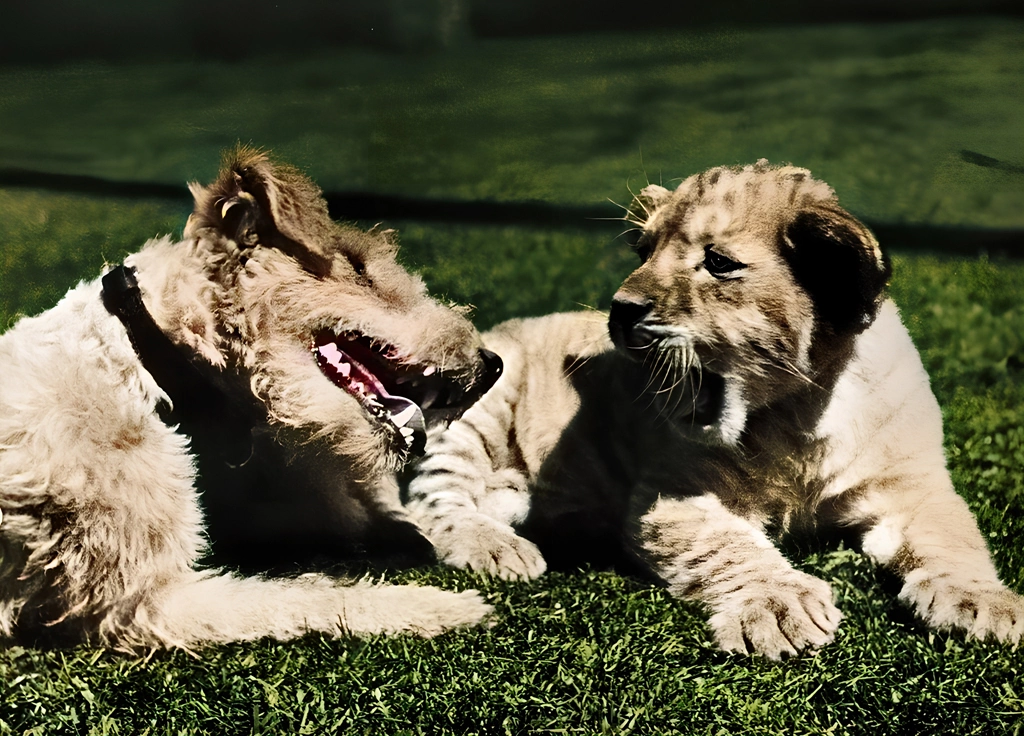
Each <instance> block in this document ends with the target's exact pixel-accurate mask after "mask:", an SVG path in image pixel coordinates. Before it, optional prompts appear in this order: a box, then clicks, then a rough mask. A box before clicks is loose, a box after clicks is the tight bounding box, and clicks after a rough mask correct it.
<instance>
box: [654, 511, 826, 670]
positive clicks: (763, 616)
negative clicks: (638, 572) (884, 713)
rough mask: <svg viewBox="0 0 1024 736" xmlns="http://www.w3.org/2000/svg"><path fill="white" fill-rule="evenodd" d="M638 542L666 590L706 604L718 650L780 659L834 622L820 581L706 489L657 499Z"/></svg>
mask: <svg viewBox="0 0 1024 736" xmlns="http://www.w3.org/2000/svg"><path fill="white" fill-rule="evenodd" d="M640 543H641V547H642V552H643V553H644V554H645V556H647V558H648V561H649V563H650V564H651V566H652V568H653V569H654V571H655V572H657V573H658V575H659V576H660V577H661V578H662V579H663V580H664V581H665V582H666V583H667V584H668V588H669V590H670V591H671V592H672V593H673V594H674V595H677V596H679V597H681V598H689V599H693V600H699V601H702V602H703V603H705V604H706V605H707V606H708V607H709V608H710V609H711V614H712V615H711V619H710V621H709V623H710V625H711V630H712V631H713V632H714V636H715V640H716V641H717V642H718V645H719V646H720V647H722V648H723V649H725V650H728V651H737V652H746V651H753V652H758V653H761V654H764V655H765V656H767V657H770V658H771V659H782V658H785V657H788V656H791V655H795V654H797V653H798V652H800V651H801V650H803V649H807V648H809V647H820V646H822V645H824V644H827V643H828V642H830V641H832V638H833V636H834V634H835V631H836V628H837V627H838V626H839V620H840V619H841V618H842V613H841V612H840V611H839V609H838V608H836V607H835V606H834V605H833V604H832V589H831V588H830V587H829V585H828V583H826V582H825V581H823V580H819V579H818V578H816V577H813V576H811V575H807V574H806V573H803V572H800V571H799V570H796V569H794V568H793V567H792V566H791V565H790V564H789V562H788V561H787V560H786V558H785V557H783V556H782V553H781V552H779V550H778V549H776V548H775V546H774V545H772V543H771V542H770V541H769V540H768V537H767V536H766V535H765V534H764V532H763V531H762V530H761V529H760V528H759V527H758V526H756V525H755V524H753V523H751V522H750V521H748V520H746V519H744V518H741V517H740V516H737V515H736V514H734V513H732V512H730V511H729V510H728V509H726V508H725V507H724V506H723V505H722V503H721V502H720V501H719V500H718V498H717V497H716V496H714V495H713V494H706V495H703V496H695V497H690V498H664V497H663V498H660V499H659V500H658V501H657V502H656V503H655V504H654V506H653V507H652V508H651V509H650V511H648V512H647V513H646V514H645V515H644V516H643V517H642V518H641V519H640Z"/></svg>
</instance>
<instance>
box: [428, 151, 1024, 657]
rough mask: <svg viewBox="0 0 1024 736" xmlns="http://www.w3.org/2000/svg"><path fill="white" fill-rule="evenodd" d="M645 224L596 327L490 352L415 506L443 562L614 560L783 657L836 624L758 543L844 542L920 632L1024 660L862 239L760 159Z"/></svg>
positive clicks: (739, 641)
mask: <svg viewBox="0 0 1024 736" xmlns="http://www.w3.org/2000/svg"><path fill="white" fill-rule="evenodd" d="M638 204H639V207H640V210H641V212H640V214H639V217H640V220H641V221H640V222H639V223H638V224H639V225H640V227H641V230H642V233H641V236H640V238H639V241H638V242H637V244H636V250H637V253H638V254H639V256H640V259H641V261H642V264H641V265H640V267H639V268H637V270H636V271H634V272H633V273H632V274H631V275H630V276H629V277H628V278H627V279H626V281H625V283H624V284H623V285H622V287H621V288H620V289H619V291H618V293H617V294H616V295H615V298H614V302H613V305H612V309H611V314H610V317H609V320H608V322H607V323H606V322H605V321H604V319H603V317H602V316H601V315H598V314H585V313H584V314H556V315H551V316H548V317H542V318H539V319H528V320H513V321H511V322H508V323H505V324H503V325H500V326H499V327H497V328H496V329H494V330H493V331H492V332H491V333H490V334H488V335H485V337H484V340H485V344H486V345H487V346H488V347H489V348H490V349H491V350H494V351H496V352H497V353H499V354H500V355H501V356H502V357H503V359H504V361H505V373H504V375H503V376H502V378H501V379H500V380H499V381H498V383H497V384H496V386H495V388H494V389H493V390H492V391H491V392H490V393H488V394H487V395H486V396H485V397H484V398H483V400H481V401H480V402H479V403H478V404H476V405H475V406H474V407H472V408H471V409H470V410H469V411H467V412H466V414H465V416H464V417H463V418H462V420H461V421H459V422H456V423H455V424H453V425H452V426H451V428H450V429H449V430H448V431H447V432H445V433H443V434H441V435H440V436H438V437H436V438H434V439H432V441H431V442H430V443H429V446H428V454H427V457H426V458H425V459H424V460H423V461H422V463H421V464H420V466H419V474H418V476H417V477H416V478H415V479H414V480H413V481H412V483H411V487H410V497H411V502H410V504H409V505H410V508H411V511H412V512H413V514H414V516H415V517H416V519H417V520H418V522H419V523H420V524H421V525H422V528H423V529H425V531H426V534H427V536H428V537H429V539H430V540H431V541H432V542H433V543H434V545H435V546H436V548H437V550H438V552H439V554H440V555H441V556H442V557H443V559H445V560H446V561H447V562H449V563H450V564H453V565H456V566H459V567H470V568H472V569H476V570H482V571H486V572H489V573H491V574H495V575H499V576H502V577H506V578H531V577H535V576H537V575H540V574H541V573H542V572H544V570H545V569H546V564H547V563H546V561H545V557H547V560H548V561H549V562H552V563H557V562H561V561H563V557H565V556H567V555H568V556H569V558H570V559H572V557H573V556H575V558H576V559H580V558H582V559H584V560H589V561H592V562H593V561H598V562H601V561H605V559H604V558H605V557H606V556H607V554H608V552H609V550H612V549H614V548H616V547H621V548H622V549H624V550H625V551H627V552H628V553H629V554H630V555H631V556H632V557H633V558H634V559H636V560H638V561H639V562H641V563H642V564H643V565H644V566H645V567H646V568H647V569H648V570H650V571H652V572H653V573H655V574H656V575H657V576H658V577H659V578H660V579H662V580H663V581H664V582H665V584H666V585H667V586H668V588H669V590H671V591H672V592H673V593H674V594H675V595H677V596H680V597H682V598H687V599H692V600H698V601H702V602H703V603H704V604H706V605H707V607H708V608H709V609H710V611H711V619H710V625H711V628H712V630H713V632H714V635H715V638H716V640H717V642H718V644H719V645H720V646H721V647H722V648H724V649H727V650H735V651H750V650H752V651H754V652H760V653H762V654H765V655H767V656H768V657H771V658H776V659H777V658H782V657H785V656H788V655H793V654H796V653H797V652H799V651H800V650H802V649H805V648H808V647H817V646H820V645H822V644H825V643H827V642H829V641H830V640H831V639H832V638H833V635H834V633H835V631H836V628H837V626H838V624H839V620H840V618H841V614H840V612H839V610H838V609H837V608H836V607H835V606H834V605H833V598H832V591H831V589H830V587H829V586H828V584H827V583H825V582H824V581H822V580H819V579H817V578H815V577H812V576H811V575H807V574H805V573H803V572H800V571H798V570H796V569H794V568H793V567H792V565H790V563H789V562H788V561H787V560H786V558H785V557H783V555H782V554H781V553H780V552H779V551H778V550H777V549H776V548H775V547H774V546H773V544H772V542H771V541H770V535H771V534H773V533H774V534H777V533H780V532H782V531H785V530H787V529H793V528H795V527H812V526H813V527H815V528H817V527H833V528H839V529H847V530H851V531H854V532H855V533H857V534H858V535H859V538H860V542H861V544H862V546H863V549H864V551H865V552H866V553H867V554H868V555H869V556H871V557H872V558H873V559H875V560H877V561H878V562H879V563H881V564H883V565H885V566H887V567H889V568H890V569H892V570H893V571H895V572H896V573H897V574H899V575H900V576H901V577H902V578H903V581H904V585H903V589H902V592H901V593H900V598H901V599H902V600H904V601H906V602H907V603H909V604H911V605H913V606H914V607H915V608H916V610H917V612H918V614H919V615H920V616H921V617H922V618H923V619H924V620H925V621H926V622H927V623H928V624H929V625H931V626H934V627H941V628H944V627H959V628H962V629H965V630H966V631H967V632H968V634H970V635H972V636H975V637H977V638H979V639H983V638H986V637H989V636H991V637H994V638H995V639H998V640H1000V641H1003V642H1010V643H1017V642H1019V640H1020V638H1021V633H1022V631H1024V599H1022V598H1021V597H1020V596H1018V595H1016V594H1015V593H1013V592H1011V591H1009V590H1008V589H1007V588H1006V587H1004V586H1003V584H1002V583H1001V582H1000V581H999V578H998V576H997V573H996V570H995V567H994V566H993V564H992V561H991V559H990V557H989V554H988V551H987V549H986V547H985V542H984V540H983V539H982V536H981V534H980V532H979V530H978V527H977V524H976V523H975V521H974V519H973V518H972V516H971V514H970V511H969V510H968V507H967V504H966V503H964V501H963V500H962V499H961V498H960V496H958V495H957V493H956V492H955V491H954V489H953V485H952V482H951V481H950V477H949V473H948V472H947V470H946V465H945V458H944V455H943V449H942V416H941V413H940V411H939V406H938V404H937V402H936V400H935V398H934V396H933V395H932V392H931V390H930V388H929V383H928V376H927V375H926V373H925V371H924V369H923V367H922V365H921V361H920V358H919V357H918V354H917V352H916V350H915V349H914V346H913V344H912V342H911V340H910V337H909V335H908V334H907V331H906V329H905V328H904V327H903V325H902V323H901V322H900V318H899V314H898V313H897V310H896V306H895V305H894V304H893V302H892V301H890V300H889V299H887V298H886V296H885V292H884V289H885V284H886V281H887V279H888V276H889V265H888V262H887V260H886V259H885V258H884V257H883V255H882V252H881V250H880V249H879V247H878V244H877V242H876V241H875V239H874V237H873V236H872V235H871V233H870V232H869V231H868V230H867V228H865V227H864V226H863V225H862V224H861V223H860V222H858V221H857V220H856V219H854V218H853V217H852V216H850V215H849V214H848V213H847V212H845V211H844V210H843V209H842V208H840V207H839V205H838V203H837V201H836V197H835V194H834V193H833V191H832V189H831V188H830V187H829V186H827V185H826V184H824V183H823V182H820V181H816V180H814V179H813V178H811V176H810V173H809V172H808V171H806V170H804V169H799V168H795V167H792V166H782V167H772V166H769V165H768V163H767V162H766V161H763V160H762V161H759V162H758V163H757V164H754V165H753V166H746V167H743V168H715V169H711V170H709V171H706V172H704V173H702V174H698V175H695V176H692V177H690V178H689V179H687V180H686V181H684V182H683V183H682V184H680V185H679V187H678V189H676V191H674V192H670V191H668V190H666V189H664V188H662V187H659V186H649V187H647V188H646V189H644V191H643V192H642V194H641V197H640V198H639V199H638ZM608 328H610V330H609V329H608ZM609 332H610V335H609ZM542 549H543V550H544V556H542V553H541V550H542Z"/></svg>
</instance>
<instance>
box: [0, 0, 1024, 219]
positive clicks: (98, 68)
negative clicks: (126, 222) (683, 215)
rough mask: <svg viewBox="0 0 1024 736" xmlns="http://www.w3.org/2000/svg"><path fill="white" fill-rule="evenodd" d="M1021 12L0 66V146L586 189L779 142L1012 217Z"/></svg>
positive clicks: (444, 182)
mask: <svg viewBox="0 0 1024 736" xmlns="http://www.w3.org/2000/svg"><path fill="white" fill-rule="evenodd" d="M1022 30H1024V22H1022V21H1021V20H1019V19H1005V18H971V19H964V18H954V19H947V20H942V21H934V22H918V23H892V24H871V25H857V24H840V25H827V26H807V27H799V26H797V27H778V28H770V29H747V30H739V31H738V30H727V29H723V30H719V31H675V32H672V33H634V34H601V35H592V36H578V37H554V38H541V39H525V40H523V39H516V40H491V41H478V42H475V43H470V44H468V45H467V46H464V47H460V48H458V49H456V50H454V51H452V52H449V53H444V54H425V55H420V56H396V55H390V54H385V53H382V52H378V53H374V52H370V51H365V50H360V49H344V50H338V51H336V52H332V53H320V54H319V55H317V56H314V57H309V58H295V57H287V58H262V59H259V58H257V59H252V60H247V61H245V62H230V63H229V62H216V61H208V60H196V61H194V62H189V63H185V62H177V63H172V62H159V63H157V62H154V63H149V64H138V65H124V66H119V65H111V64H100V63H90V64H72V63H67V64H61V65H55V66H26V67H8V68H3V67H0V90H2V93H0V116H2V118H0V119H2V120H3V124H2V125H0V161H2V162H3V165H4V166H12V167H25V168H30V169H37V170H42V171H55V172H60V173H72V174H91V175H96V176H103V177H108V178H111V179H128V180H135V179H137V180H142V181H161V182H165V183H169V184H183V183H184V182H185V180H186V179H190V178H198V179H201V180H206V179H208V178H209V177H210V176H212V174H213V173H214V170H215V167H216V164H217V161H218V158H219V152H220V151H221V150H222V149H223V148H225V147H226V146H229V145H231V144H233V143H234V142H235V141H236V140H238V139H239V138H241V139H242V140H246V141H248V140H251V141H253V142H254V143H256V144H257V145H262V146H268V147H270V148H272V149H274V150H275V151H277V152H278V153H279V154H280V155H281V156H282V157H284V158H285V159H286V160H288V161H291V162H293V163H296V164H299V165H302V166H304V167H308V168H309V169H310V170H311V172H312V173H313V174H314V175H315V176H316V178H317V179H318V181H319V182H320V183H321V185H322V186H324V188H326V189H342V190H344V189H355V190H367V191H373V192H383V193H390V194H402V195H411V196H426V197H447V198H458V199H486V198H491V199H499V200H523V199H539V200H543V201H545V202H563V203H576V204H580V203H583V204H594V203H600V202H604V200H605V199H606V198H609V197H610V198H612V199H614V200H616V201H619V202H622V201H624V200H626V199H628V195H627V193H626V187H627V185H629V186H631V187H632V188H633V189H634V190H636V189H638V188H639V187H640V186H642V185H643V184H644V183H645V182H646V180H647V179H648V178H649V179H650V180H651V181H659V180H662V179H663V178H664V180H665V181H666V183H667V182H670V181H672V180H674V179H675V178H677V177H682V176H686V175H689V174H691V173H694V172H696V171H699V170H701V169H703V168H706V167H708V166H712V165H719V164H730V163H749V162H752V161H754V160H756V159H757V158H760V157H767V158H769V159H770V160H772V161H791V162H793V163H796V164H799V165H801V166H806V167H808V168H810V169H811V170H812V171H814V172H815V173H816V174H817V175H818V176H820V177H822V178H823V179H825V180H826V181H828V182H829V183H830V184H832V185H833V186H834V187H835V188H836V190H837V191H838V192H839V195H840V197H841V199H842V201H843V202H844V203H845V204H846V206H847V207H848V208H850V209H851V211H853V212H855V213H857V214H859V215H861V216H863V217H866V218H869V219H874V220H884V221H909V222H929V223H936V224H950V223H954V224H970V225H984V226H991V227H1022V226H1024V185H1022V176H1024V173H1022V172H1024V168H1022V167H1024V137H1022V136H1021V135H1020V134H1019V131H1020V129H1021V128H1022V127H1024V96H1022V95H1021V94H1020V78H1021V71H1022V68H1024V44H1021V43H1020V38H1021V33H1022ZM963 150H967V151H973V152H974V153H975V154H981V155H982V156H987V157H989V158H990V159H993V160H994V161H995V164H996V165H995V166H982V165H979V163H978V162H979V161H982V162H984V161H985V159H979V158H974V159H971V160H965V159H964V157H963V154H962V153H961V152H962V151H963ZM989 163H992V162H989Z"/></svg>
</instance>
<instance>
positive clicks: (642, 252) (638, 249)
mask: <svg viewBox="0 0 1024 736" xmlns="http://www.w3.org/2000/svg"><path fill="white" fill-rule="evenodd" d="M655 245H657V241H656V240H655V238H654V235H652V234H651V233H648V232H642V233H640V237H639V238H637V240H636V242H635V243H633V245H632V248H633V252H634V253H636V254H637V255H638V256H640V262H641V263H647V260H648V259H649V258H650V257H651V254H652V253H654V246H655Z"/></svg>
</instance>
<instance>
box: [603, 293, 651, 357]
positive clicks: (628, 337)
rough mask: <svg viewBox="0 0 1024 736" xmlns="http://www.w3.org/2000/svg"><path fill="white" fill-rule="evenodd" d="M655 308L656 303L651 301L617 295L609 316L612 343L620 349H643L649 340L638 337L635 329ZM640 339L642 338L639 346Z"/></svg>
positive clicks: (644, 337)
mask: <svg viewBox="0 0 1024 736" xmlns="http://www.w3.org/2000/svg"><path fill="white" fill-rule="evenodd" d="M653 308H654V302H652V301H650V300H649V299H643V298H639V297H631V296H620V295H618V294H616V295H615V298H614V299H613V300H612V310H611V313H610V314H609V315H608V332H609V334H611V338H612V342H614V343H615V345H616V346H617V347H620V348H626V347H629V348H637V347H643V346H644V345H645V344H646V343H647V342H649V340H647V339H646V336H638V335H637V334H636V329H635V328H636V326H637V324H638V323H639V322H640V320H642V319H643V318H644V317H646V316H647V315H648V314H650V312H651V309H653ZM638 337H640V338H641V339H640V340H639V344H638V340H637V338H638Z"/></svg>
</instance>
